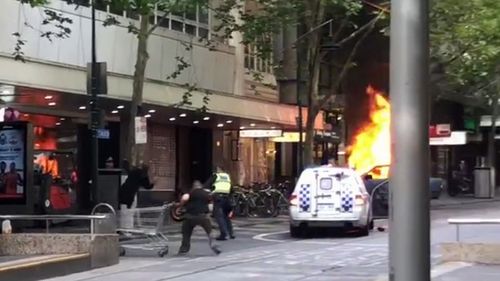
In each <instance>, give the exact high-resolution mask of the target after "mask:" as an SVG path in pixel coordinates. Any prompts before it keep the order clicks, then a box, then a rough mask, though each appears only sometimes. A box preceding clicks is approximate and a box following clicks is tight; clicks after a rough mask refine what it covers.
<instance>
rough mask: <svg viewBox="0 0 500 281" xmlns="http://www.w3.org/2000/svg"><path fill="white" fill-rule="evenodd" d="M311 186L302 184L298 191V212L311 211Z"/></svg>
mask: <svg viewBox="0 0 500 281" xmlns="http://www.w3.org/2000/svg"><path fill="white" fill-rule="evenodd" d="M310 187H311V185H309V184H302V185H300V190H299V212H310V211H311V189H310Z"/></svg>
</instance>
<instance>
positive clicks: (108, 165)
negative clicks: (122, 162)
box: [104, 156, 115, 169]
mask: <svg viewBox="0 0 500 281" xmlns="http://www.w3.org/2000/svg"><path fill="white" fill-rule="evenodd" d="M104 167H105V168H106V169H114V168H115V161H114V160H113V157H111V156H110V157H108V159H106V162H104Z"/></svg>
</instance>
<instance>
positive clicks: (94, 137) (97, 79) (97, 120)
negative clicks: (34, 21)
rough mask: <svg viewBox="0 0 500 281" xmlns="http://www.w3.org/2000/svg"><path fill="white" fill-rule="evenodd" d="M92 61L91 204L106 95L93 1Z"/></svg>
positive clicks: (89, 82) (89, 79)
mask: <svg viewBox="0 0 500 281" xmlns="http://www.w3.org/2000/svg"><path fill="white" fill-rule="evenodd" d="M91 5H92V7H91V9H92V19H91V25H92V33H91V45H92V61H91V63H89V64H87V92H88V94H89V110H90V125H89V129H90V184H91V192H90V201H91V202H93V203H97V202H95V201H96V200H97V198H96V194H97V189H98V183H97V181H98V176H99V172H98V169H99V140H98V130H99V128H100V126H101V125H102V124H101V123H102V122H101V111H100V109H99V104H98V102H99V99H98V95H99V94H106V92H107V83H106V63H103V62H100V63H98V62H97V53H96V20H95V0H92V3H91Z"/></svg>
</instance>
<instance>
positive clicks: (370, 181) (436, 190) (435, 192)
mask: <svg viewBox="0 0 500 281" xmlns="http://www.w3.org/2000/svg"><path fill="white" fill-rule="evenodd" d="M385 169H387V170H388V169H389V165H380V166H375V167H373V168H372V169H371V170H370V171H368V172H367V173H365V174H363V175H362V177H363V179H364V181H365V186H366V189H367V191H368V193H370V194H372V192H373V189H374V188H375V187H376V186H378V185H379V184H380V183H382V182H384V181H389V179H387V178H382V179H381V178H377V179H374V178H373V175H379V174H380V171H383V170H385ZM429 188H430V194H431V198H432V199H438V198H439V197H440V196H441V192H442V191H443V188H444V181H443V179H441V178H433V177H431V178H429Z"/></svg>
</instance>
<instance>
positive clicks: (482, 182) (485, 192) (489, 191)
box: [474, 167, 495, 198]
mask: <svg viewBox="0 0 500 281" xmlns="http://www.w3.org/2000/svg"><path fill="white" fill-rule="evenodd" d="M492 179H493V170H492V169H491V168H490V167H476V168H474V197H476V198H493V197H495V188H494V187H493V181H492Z"/></svg>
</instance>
